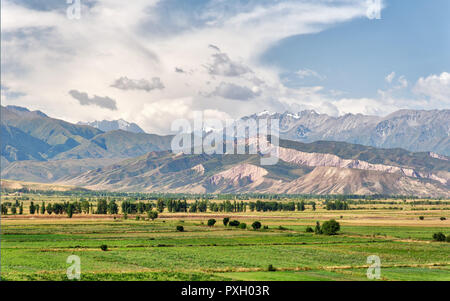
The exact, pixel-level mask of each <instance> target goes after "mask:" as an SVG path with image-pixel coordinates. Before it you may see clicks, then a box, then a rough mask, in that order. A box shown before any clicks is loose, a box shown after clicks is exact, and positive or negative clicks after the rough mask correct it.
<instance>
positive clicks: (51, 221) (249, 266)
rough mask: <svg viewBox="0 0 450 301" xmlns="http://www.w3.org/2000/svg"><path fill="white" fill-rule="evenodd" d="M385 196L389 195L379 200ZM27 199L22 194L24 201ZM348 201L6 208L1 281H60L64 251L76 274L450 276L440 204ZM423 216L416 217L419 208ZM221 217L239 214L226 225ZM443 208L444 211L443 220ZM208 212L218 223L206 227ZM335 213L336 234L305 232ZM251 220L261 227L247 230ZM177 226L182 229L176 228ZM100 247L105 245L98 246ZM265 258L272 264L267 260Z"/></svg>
mask: <svg viewBox="0 0 450 301" xmlns="http://www.w3.org/2000/svg"><path fill="white" fill-rule="evenodd" d="M386 202H388V201H386ZM26 203H27V201H25V205H24V206H25V207H26ZM389 206H392V204H391V205H387V204H386V205H380V204H376V205H370V204H367V205H364V204H363V205H357V206H355V207H359V208H358V210H351V209H350V210H345V211H337V210H326V209H325V208H323V206H320V205H319V206H318V208H317V210H315V211H312V210H311V209H310V208H309V207H307V208H306V210H305V211H289V212H285V211H276V212H256V211H255V212H249V211H247V212H233V213H224V212H219V213H217V212H210V211H208V212H205V213H169V212H167V211H165V212H162V213H160V214H159V217H158V218H157V219H155V220H153V221H152V220H147V219H146V218H145V215H139V220H138V219H137V218H136V216H137V215H128V216H126V218H125V217H124V216H123V215H120V214H119V215H115V216H111V215H86V214H75V215H74V216H73V217H72V218H70V219H69V218H67V216H65V215H63V216H55V215H52V216H49V215H39V214H38V215H29V214H26V210H25V214H23V215H7V216H2V220H1V276H2V280H3V281H5V280H62V281H64V280H68V279H67V276H66V270H67V268H68V267H69V266H70V264H67V263H66V260H67V257H68V256H70V255H77V256H79V258H80V259H81V280H85V281H89V280H113V281H115V280H155V281H162V280H175V281H180V280H192V281H204V280H224V281H233V280H258V281H259V280H274V281H304V280H310V281H334V280H342V281H345V280H357V281H367V280H369V279H368V278H367V275H366V272H367V269H368V267H369V266H370V264H368V263H367V257H368V256H370V255H376V256H378V257H379V258H380V260H381V278H380V280H447V281H448V280H450V243H448V242H445V241H444V242H437V241H433V239H432V236H433V234H434V233H437V232H442V233H444V234H445V235H450V221H449V219H450V215H449V213H450V211H449V210H448V207H449V206H448V205H441V206H440V207H439V208H436V205H429V206H427V205H420V206H416V205H411V204H408V202H399V205H398V206H401V207H402V208H400V209H395V210H394V209H386V208H388V207H389ZM420 216H423V219H420V218H419V217H420ZM224 217H230V218H231V220H239V221H240V222H241V223H246V224H247V228H246V229H240V228H237V227H230V226H225V225H224V224H223V223H222V219H223V218H224ZM442 217H445V218H446V219H442ZM209 219H215V220H216V221H217V223H216V224H215V225H214V226H212V227H210V226H208V225H207V221H208V220H209ZM330 219H335V220H337V221H338V222H339V223H340V225H341V230H340V232H339V234H338V235H332V236H327V235H318V234H314V233H307V232H306V231H305V229H306V227H307V226H310V227H313V228H314V226H315V224H316V221H319V222H320V223H323V222H325V221H327V220H330ZM254 221H260V222H261V224H262V225H263V226H266V229H263V228H261V229H259V230H253V229H252V228H251V226H250V225H251V224H252V223H253V222H254ZM177 226H183V228H184V231H183V232H179V231H177V230H176V227H177ZM102 245H105V246H107V249H106V251H105V250H102V249H101V248H100V246H102ZM269 266H271V267H272V268H269Z"/></svg>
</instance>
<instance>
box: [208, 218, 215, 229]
mask: <svg viewBox="0 0 450 301" xmlns="http://www.w3.org/2000/svg"><path fill="white" fill-rule="evenodd" d="M215 224H216V220H215V219H213V218H212V219H210V220H208V227H213V226H214V225H215Z"/></svg>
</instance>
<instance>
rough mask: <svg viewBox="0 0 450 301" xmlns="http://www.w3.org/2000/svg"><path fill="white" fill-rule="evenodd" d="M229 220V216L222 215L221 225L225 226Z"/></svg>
mask: <svg viewBox="0 0 450 301" xmlns="http://www.w3.org/2000/svg"><path fill="white" fill-rule="evenodd" d="M229 222H230V218H229V217H224V218H223V225H224V226H225V227H226V226H228V223H229Z"/></svg>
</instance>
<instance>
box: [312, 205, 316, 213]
mask: <svg viewBox="0 0 450 301" xmlns="http://www.w3.org/2000/svg"><path fill="white" fill-rule="evenodd" d="M312 210H313V211H316V203H312Z"/></svg>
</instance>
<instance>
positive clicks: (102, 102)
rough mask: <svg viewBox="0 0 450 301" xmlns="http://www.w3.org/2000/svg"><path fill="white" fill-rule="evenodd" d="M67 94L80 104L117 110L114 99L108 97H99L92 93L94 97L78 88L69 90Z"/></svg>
mask: <svg viewBox="0 0 450 301" xmlns="http://www.w3.org/2000/svg"><path fill="white" fill-rule="evenodd" d="M69 94H70V95H71V96H72V97H73V98H75V99H76V100H78V102H79V103H80V105H82V106H89V105H95V106H99V107H101V108H104V109H108V110H111V111H117V105H116V101H115V100H114V99H111V98H109V97H100V96H97V95H94V97H89V95H88V94H87V93H85V92H80V91H78V90H70V91H69Z"/></svg>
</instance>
